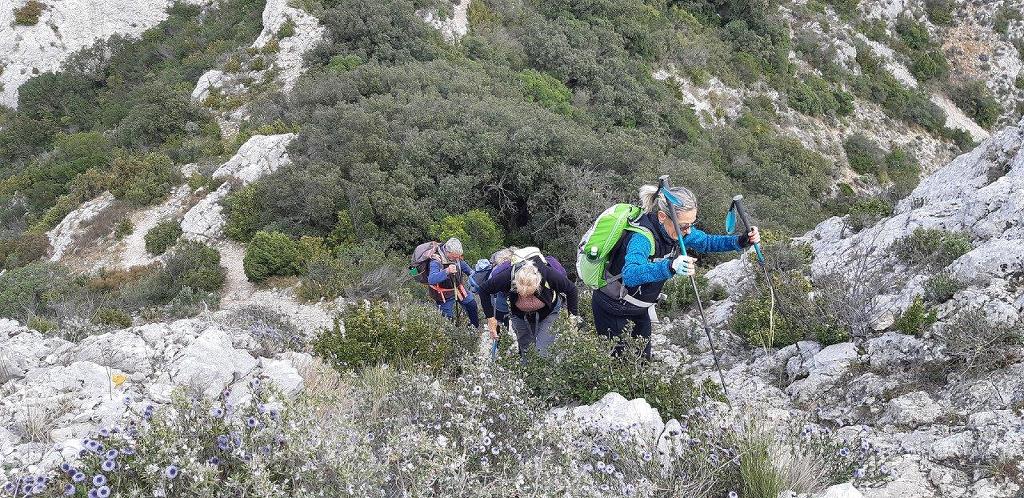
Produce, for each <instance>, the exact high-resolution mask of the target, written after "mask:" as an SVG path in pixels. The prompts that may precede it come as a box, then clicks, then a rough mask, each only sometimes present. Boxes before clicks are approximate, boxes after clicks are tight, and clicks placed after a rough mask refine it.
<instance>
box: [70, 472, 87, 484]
mask: <svg viewBox="0 0 1024 498" xmlns="http://www.w3.org/2000/svg"><path fill="white" fill-rule="evenodd" d="M71 480H72V481H75V482H82V481H84V480H85V473H83V472H81V471H79V472H75V474H74V475H73V476H71Z"/></svg>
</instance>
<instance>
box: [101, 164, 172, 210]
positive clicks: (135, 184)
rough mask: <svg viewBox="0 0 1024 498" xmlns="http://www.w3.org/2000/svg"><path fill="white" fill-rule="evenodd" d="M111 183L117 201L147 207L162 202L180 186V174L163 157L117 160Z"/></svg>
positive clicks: (111, 189) (111, 190)
mask: <svg viewBox="0 0 1024 498" xmlns="http://www.w3.org/2000/svg"><path fill="white" fill-rule="evenodd" d="M113 176H114V178H117V179H118V181H115V182H113V183H111V185H110V192H111V193H112V194H114V197H116V198H118V199H121V200H124V201H125V202H127V203H129V204H131V205H133V206H147V205H149V204H152V203H153V202H154V201H157V200H159V199H161V198H162V197H163V196H165V195H167V193H168V192H170V191H171V187H173V186H175V185H177V184H179V183H181V182H182V181H183V178H182V176H181V171H180V170H179V169H178V168H177V167H175V166H174V163H173V162H172V161H171V158H169V157H167V156H166V155H164V154H148V155H146V156H126V157H119V158H116V159H114V164H113Z"/></svg>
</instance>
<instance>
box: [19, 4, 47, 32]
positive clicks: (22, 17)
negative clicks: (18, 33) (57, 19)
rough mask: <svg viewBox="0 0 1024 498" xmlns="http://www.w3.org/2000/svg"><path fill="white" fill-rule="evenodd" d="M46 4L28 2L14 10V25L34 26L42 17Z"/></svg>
mask: <svg viewBox="0 0 1024 498" xmlns="http://www.w3.org/2000/svg"><path fill="white" fill-rule="evenodd" d="M45 9H46V4H44V3H43V2H40V1H39V0H28V1H27V2H25V5H22V6H21V7H18V8H16V9H14V24H17V25H20V26H35V25H36V23H38V22H39V17H40V16H42V15H43V10H45Z"/></svg>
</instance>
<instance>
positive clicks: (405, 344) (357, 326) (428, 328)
mask: <svg viewBox="0 0 1024 498" xmlns="http://www.w3.org/2000/svg"><path fill="white" fill-rule="evenodd" d="M341 322H342V323H343V324H344V329H342V328H341V327H339V326H338V325H335V327H334V328H333V329H332V330H324V331H322V332H321V333H320V335H319V336H317V338H316V339H315V340H314V341H313V351H314V352H316V354H317V355H318V356H320V357H321V358H323V359H325V360H327V361H328V362H329V363H331V364H332V365H334V366H335V367H336V368H339V369H351V368H363V367H367V366H374V365H380V364H387V365H392V366H407V365H410V364H412V365H423V366H426V367H429V368H430V369H432V370H434V371H435V372H440V371H443V370H445V369H454V368H455V367H457V366H458V365H459V364H460V363H461V361H462V360H463V359H465V358H467V357H469V356H471V355H473V354H476V352H477V350H476V345H477V336H476V334H469V333H468V332H467V331H466V330H464V329H462V328H461V327H456V326H455V325H454V324H452V323H451V322H450V321H448V320H447V319H446V318H444V317H443V316H442V315H441V314H440V313H438V312H437V309H435V308H434V307H432V306H422V305H416V304H410V305H403V306H398V305H389V304H387V303H383V302H376V303H365V304H360V305H355V306H350V307H349V308H348V309H346V310H345V312H344V314H343V315H342V317H341Z"/></svg>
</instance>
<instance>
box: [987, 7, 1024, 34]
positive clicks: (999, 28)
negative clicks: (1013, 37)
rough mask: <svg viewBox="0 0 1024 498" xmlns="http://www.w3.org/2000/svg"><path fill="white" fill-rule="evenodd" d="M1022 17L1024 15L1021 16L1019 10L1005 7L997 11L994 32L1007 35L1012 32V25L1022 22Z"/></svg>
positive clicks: (993, 23)
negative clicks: (1012, 23) (1014, 22)
mask: <svg viewBox="0 0 1024 498" xmlns="http://www.w3.org/2000/svg"><path fill="white" fill-rule="evenodd" d="M1022 17H1024V14H1021V12H1020V10H1019V9H1015V8H1013V7H1011V6H1009V5H1003V6H1002V7H1000V8H999V9H998V10H996V14H995V16H993V18H992V30H993V31H995V32H996V33H999V34H1001V35H1006V34H1007V33H1008V32H1009V30H1010V23H1011V22H1013V21H1020V20H1021V18H1022Z"/></svg>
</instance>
